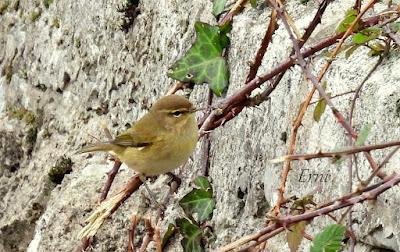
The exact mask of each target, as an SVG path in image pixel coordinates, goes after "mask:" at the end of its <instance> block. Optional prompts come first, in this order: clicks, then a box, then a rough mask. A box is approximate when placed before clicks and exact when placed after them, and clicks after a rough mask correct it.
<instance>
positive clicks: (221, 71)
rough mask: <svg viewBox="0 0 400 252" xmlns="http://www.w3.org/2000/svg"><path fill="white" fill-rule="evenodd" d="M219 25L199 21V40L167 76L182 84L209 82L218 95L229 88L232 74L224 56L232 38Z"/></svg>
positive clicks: (173, 66) (196, 26) (197, 27)
mask: <svg viewBox="0 0 400 252" xmlns="http://www.w3.org/2000/svg"><path fill="white" fill-rule="evenodd" d="M224 29H225V30H224V32H221V29H220V28H219V27H218V26H211V25H209V24H205V23H201V22H196V24H195V30H196V33H197V38H196V41H195V43H194V44H193V46H192V47H191V48H190V49H189V51H188V52H187V53H186V55H184V56H183V57H182V58H181V59H179V60H178V61H176V62H175V63H174V64H173V65H172V67H171V68H170V71H169V72H168V76H169V77H171V78H173V79H176V80H179V81H183V82H189V83H195V84H203V83H208V84H209V85H210V88H211V90H212V91H213V92H214V93H215V94H216V95H218V96H221V94H222V92H223V91H224V90H225V88H226V87H227V86H228V79H229V71H228V66H227V64H226V62H225V59H224V58H223V57H222V56H221V55H222V51H223V49H224V48H225V47H226V46H227V45H228V44H229V38H228V36H227V35H226V33H225V31H226V28H224Z"/></svg>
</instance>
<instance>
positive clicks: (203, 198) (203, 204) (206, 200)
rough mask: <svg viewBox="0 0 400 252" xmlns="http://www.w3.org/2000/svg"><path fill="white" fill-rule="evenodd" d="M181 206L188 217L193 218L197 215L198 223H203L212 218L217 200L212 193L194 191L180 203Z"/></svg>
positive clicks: (201, 190)
mask: <svg viewBox="0 0 400 252" xmlns="http://www.w3.org/2000/svg"><path fill="white" fill-rule="evenodd" d="M179 205H180V206H181V207H182V208H183V210H184V211H185V213H186V214H188V215H189V214H190V215H192V216H193V214H194V213H197V219H198V221H199V222H202V221H204V220H206V219H208V218H209V217H210V216H211V214H212V211H213V210H214V207H215V200H214V199H213V197H212V192H211V191H206V190H203V189H193V190H192V191H191V192H190V193H188V194H186V195H185V196H184V197H183V198H182V199H181V200H180V201H179Z"/></svg>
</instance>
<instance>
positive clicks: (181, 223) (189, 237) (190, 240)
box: [175, 218, 204, 252]
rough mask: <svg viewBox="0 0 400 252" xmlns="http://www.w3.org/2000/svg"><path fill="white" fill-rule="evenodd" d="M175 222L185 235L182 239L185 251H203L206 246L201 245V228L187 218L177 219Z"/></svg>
mask: <svg viewBox="0 0 400 252" xmlns="http://www.w3.org/2000/svg"><path fill="white" fill-rule="evenodd" d="M175 222H176V225H178V227H179V231H180V233H181V234H182V236H183V239H182V241H181V244H182V247H183V251H184V252H203V251H204V248H203V247H202V246H201V234H202V232H201V229H200V228H199V227H198V226H196V225H194V224H192V223H191V222H190V221H189V220H188V219H185V218H181V219H177V220H176V221H175Z"/></svg>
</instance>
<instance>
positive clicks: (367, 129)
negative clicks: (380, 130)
mask: <svg viewBox="0 0 400 252" xmlns="http://www.w3.org/2000/svg"><path fill="white" fill-rule="evenodd" d="M371 128H372V124H371V123H368V124H367V125H365V126H364V128H362V130H361V131H360V134H358V137H357V140H356V142H355V143H354V145H355V146H361V145H364V143H365V141H366V140H367V137H368V135H369V133H370V132H371Z"/></svg>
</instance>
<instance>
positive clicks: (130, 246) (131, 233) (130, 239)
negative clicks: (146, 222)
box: [128, 214, 140, 252]
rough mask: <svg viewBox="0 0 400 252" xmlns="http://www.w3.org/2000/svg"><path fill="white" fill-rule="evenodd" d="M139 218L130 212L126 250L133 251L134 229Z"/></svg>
mask: <svg viewBox="0 0 400 252" xmlns="http://www.w3.org/2000/svg"><path fill="white" fill-rule="evenodd" d="M139 219H140V218H138V217H137V215H136V214H132V217H131V225H130V227H129V231H128V252H135V244H134V241H135V230H136V226H137V224H138V222H139Z"/></svg>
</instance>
